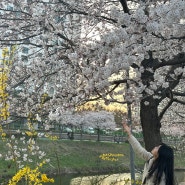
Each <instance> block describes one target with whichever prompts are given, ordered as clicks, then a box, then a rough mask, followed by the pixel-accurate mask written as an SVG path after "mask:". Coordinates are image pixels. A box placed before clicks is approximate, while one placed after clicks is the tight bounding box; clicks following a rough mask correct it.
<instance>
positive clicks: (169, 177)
mask: <svg viewBox="0 0 185 185" xmlns="http://www.w3.org/2000/svg"><path fill="white" fill-rule="evenodd" d="M123 128H124V130H125V132H126V133H127V134H128V141H129V143H130V144H131V146H132V148H133V150H134V151H135V152H136V153H137V154H138V155H139V156H140V157H142V158H143V159H144V160H145V161H146V163H145V167H144V172H143V178H142V184H145V185H174V184H175V183H174V154H173V149H172V148H171V147H169V146H167V145H166V144H163V143H162V144H161V145H159V146H156V147H155V148H153V150H152V151H151V152H148V151H146V150H145V149H144V148H143V147H142V146H141V144H140V143H139V142H138V141H137V139H136V138H135V137H134V136H133V135H132V133H131V129H130V127H129V126H128V125H127V124H126V123H123Z"/></svg>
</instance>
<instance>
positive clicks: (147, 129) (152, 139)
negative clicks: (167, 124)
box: [140, 97, 162, 151]
mask: <svg viewBox="0 0 185 185" xmlns="http://www.w3.org/2000/svg"><path fill="white" fill-rule="evenodd" d="M145 101H148V102H149V105H145V104H144V102H145ZM157 106H158V105H157V103H156V101H155V100H154V99H153V98H151V97H150V98H148V99H145V100H143V101H141V104H140V118H141V125H142V129H143V137H144V142H145V148H146V149H147V150H148V151H151V150H152V149H153V147H155V146H157V145H159V144H160V143H161V141H162V139H161V135H160V127H161V124H160V120H159V116H158V111H157V110H158V109H157Z"/></svg>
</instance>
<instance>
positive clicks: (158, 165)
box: [148, 143, 174, 185]
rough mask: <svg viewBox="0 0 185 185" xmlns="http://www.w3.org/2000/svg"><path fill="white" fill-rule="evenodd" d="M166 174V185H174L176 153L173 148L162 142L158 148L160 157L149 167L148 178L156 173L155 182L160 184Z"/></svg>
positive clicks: (157, 184) (156, 184)
mask: <svg viewBox="0 0 185 185" xmlns="http://www.w3.org/2000/svg"><path fill="white" fill-rule="evenodd" d="M163 174H164V175H165V180H166V185H174V153H173V149H172V148H171V147H170V146H168V145H166V144H164V143H162V144H161V146H160V148H159V150H158V157H157V159H155V161H154V163H153V165H152V166H151V168H150V169H149V172H148V178H150V177H151V176H152V175H154V184H155V185H159V184H160V181H161V178H162V176H163Z"/></svg>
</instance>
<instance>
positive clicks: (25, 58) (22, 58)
mask: <svg viewBox="0 0 185 185" xmlns="http://www.w3.org/2000/svg"><path fill="white" fill-rule="evenodd" d="M21 60H22V61H23V62H25V63H26V62H28V57H27V56H25V55H21Z"/></svg>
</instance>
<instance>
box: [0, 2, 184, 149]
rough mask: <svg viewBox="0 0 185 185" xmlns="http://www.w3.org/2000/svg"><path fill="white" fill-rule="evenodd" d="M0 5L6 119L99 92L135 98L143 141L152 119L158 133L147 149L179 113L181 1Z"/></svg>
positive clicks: (180, 116) (104, 95)
mask: <svg viewBox="0 0 185 185" xmlns="http://www.w3.org/2000/svg"><path fill="white" fill-rule="evenodd" d="M0 13H1V15H0V21H1V28H0V45H1V48H2V49H3V48H8V52H7V54H6V55H2V59H1V61H2V62H1V65H2V67H1V71H4V68H5V67H7V66H5V63H6V61H8V60H9V61H10V60H11V61H12V63H11V64H9V65H8V68H9V73H8V75H9V78H8V81H7V88H6V90H7V93H8V95H7V97H8V98H7V99H6V101H7V103H8V104H9V110H8V111H9V112H10V115H11V119H17V118H18V117H27V116H28V114H29V113H30V112H32V113H35V112H37V113H39V114H40V115H41V117H43V116H45V115H48V113H49V112H51V111H55V110H56V109H57V108H58V109H61V110H62V109H67V108H69V107H70V108H73V107H74V106H76V105H80V104H82V103H84V102H86V101H90V100H97V99H102V100H104V101H105V103H106V104H109V103H111V102H118V103H122V104H125V103H132V105H139V109H140V117H141V124H142V127H143V130H144V138H145V141H147V137H148V136H150V133H149V132H148V130H149V129H148V128H151V125H152V129H151V131H153V130H155V132H154V134H155V136H157V138H159V139H157V140H155V139H153V142H152V144H150V143H149V142H148V141H147V142H146V145H147V148H148V149H149V148H150V147H151V146H149V145H155V144H157V143H159V141H160V137H158V136H160V127H161V123H162V122H171V123H172V122H173V121H174V122H178V120H181V121H182V120H184V113H182V112H180V110H182V109H183V108H184V106H183V105H184V103H185V102H184V98H183V97H184V95H185V94H184V92H185V91H184V77H185V67H184V66H185V54H184V51H185V42H184V39H185V29H184V28H185V1H183V0H165V1H137V0H136V1H126V0H117V1H103V0H94V1H89V0H79V1H70V2H69V1H65V0H39V1H32V0H27V1H24V2H23V1H9V0H6V1H1V3H0ZM12 47H16V51H15V52H14V55H13V57H12V55H10V53H11V50H12ZM26 48H27V49H26ZM10 56H11V58H10ZM128 72H129V75H128ZM126 84H127V85H126ZM44 94H45V95H46V96H43V95H44ZM117 95H120V97H121V98H120V97H119V98H118V99H117V98H116V97H117ZM179 105H180V106H181V107H180V108H179ZM149 111H150V112H149ZM151 112H152V113H151ZM166 113H168V114H167V116H166V117H165V114H166ZM146 114H147V115H146ZM169 114H170V115H174V116H172V117H171V118H172V119H174V118H175V119H174V120H171V119H170V120H169V118H170V117H169V116H168V115H169ZM151 138H154V135H152V136H151Z"/></svg>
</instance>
